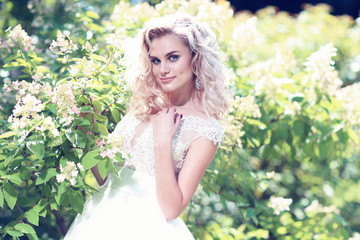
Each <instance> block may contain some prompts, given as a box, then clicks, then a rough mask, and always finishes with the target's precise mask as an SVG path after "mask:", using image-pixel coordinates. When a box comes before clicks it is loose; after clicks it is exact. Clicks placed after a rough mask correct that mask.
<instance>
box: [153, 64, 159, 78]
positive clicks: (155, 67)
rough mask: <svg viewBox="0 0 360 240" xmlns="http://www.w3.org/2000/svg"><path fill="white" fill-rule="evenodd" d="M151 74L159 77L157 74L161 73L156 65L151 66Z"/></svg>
mask: <svg viewBox="0 0 360 240" xmlns="http://www.w3.org/2000/svg"><path fill="white" fill-rule="evenodd" d="M151 72H152V74H154V75H155V76H156V75H157V73H158V72H159V71H158V68H157V66H156V65H152V66H151Z"/></svg>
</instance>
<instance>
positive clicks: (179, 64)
mask: <svg viewBox="0 0 360 240" xmlns="http://www.w3.org/2000/svg"><path fill="white" fill-rule="evenodd" d="M171 53H172V54H171ZM173 54H175V55H176V56H175V57H174V56H173ZM149 55H150V59H151V60H152V73H153V74H154V76H155V78H156V81H157V82H158V83H159V85H160V86H161V87H162V89H163V90H164V92H166V93H168V96H169V99H170V103H171V105H172V106H173V107H170V108H169V109H164V110H162V111H161V112H160V113H159V114H158V115H157V116H154V117H152V124H153V129H154V143H155V170H156V192H157V200H158V203H159V205H160V208H161V209H162V211H163V213H164V215H165V217H166V219H167V220H172V219H175V218H177V217H178V216H179V215H180V214H181V213H182V211H183V210H184V209H185V208H186V206H187V205H188V204H189V202H190V200H191V198H192V196H193V194H194V192H195V190H196V188H197V187H198V185H199V183H200V180H201V177H202V176H203V174H204V172H205V170H206V168H207V167H208V165H209V164H210V162H211V160H212V159H213V157H214V155H215V153H216V150H217V146H216V145H214V144H213V143H212V142H211V141H210V140H208V139H205V138H198V139H197V140H195V141H194V142H193V143H192V144H191V146H190V148H189V151H188V153H187V155H186V157H185V161H184V165H183V167H182V169H181V171H180V173H179V175H178V177H177V176H176V174H175V171H174V167H173V157H172V148H171V142H172V139H173V138H174V136H175V134H176V132H177V130H178V128H179V124H180V120H181V114H182V113H191V114H192V115H200V116H203V113H202V112H200V111H197V110H195V111H194V109H201V106H200V105H199V103H197V102H193V101H191V96H192V94H194V80H193V73H192V70H191V60H192V56H191V52H190V50H189V48H188V47H187V46H186V45H185V44H184V43H183V42H182V41H181V40H180V39H179V38H178V37H176V36H175V35H165V36H162V37H160V38H156V39H154V40H153V41H152V45H151V48H150V53H149ZM167 77H170V78H172V77H174V79H172V80H171V81H170V82H165V83H164V82H163V81H161V80H162V79H165V80H167ZM178 111H179V112H180V114H179V113H178Z"/></svg>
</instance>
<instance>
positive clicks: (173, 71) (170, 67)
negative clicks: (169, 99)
mask: <svg viewBox="0 0 360 240" xmlns="http://www.w3.org/2000/svg"><path fill="white" fill-rule="evenodd" d="M149 58H150V60H151V63H152V73H153V74H154V76H155V79H156V81H157V83H158V84H159V85H160V86H161V88H162V89H163V91H164V92H167V93H172V94H175V95H176V94H182V95H183V96H184V95H188V96H190V95H191V92H192V90H193V89H194V80H193V79H194V74H193V72H192V69H191V60H192V55H191V52H190V49H189V48H188V47H187V46H186V45H185V44H184V43H183V41H182V40H181V39H180V38H178V37H177V36H175V35H171V34H170V35H165V36H162V37H160V38H155V39H153V40H152V43H151V47H150V52H149Z"/></svg>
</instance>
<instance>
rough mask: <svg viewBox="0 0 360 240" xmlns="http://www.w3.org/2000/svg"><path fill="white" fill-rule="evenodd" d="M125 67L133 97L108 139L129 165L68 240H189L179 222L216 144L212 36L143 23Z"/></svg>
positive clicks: (218, 65) (218, 78)
mask: <svg viewBox="0 0 360 240" xmlns="http://www.w3.org/2000/svg"><path fill="white" fill-rule="evenodd" d="M138 39H139V46H138V47H139V50H140V51H139V54H137V55H136V56H135V57H136V59H137V62H136V65H134V66H133V67H129V68H128V69H127V71H130V73H131V74H132V76H134V79H132V91H133V96H132V99H131V102H130V106H129V109H130V110H129V111H128V113H127V114H126V115H125V117H124V118H123V119H122V120H121V121H120V122H119V124H118V125H117V127H116V129H115V131H114V133H113V136H116V137H119V138H122V139H123V140H124V142H125V143H124V151H125V150H126V151H127V152H128V153H129V154H128V156H129V157H128V158H127V159H126V160H125V164H124V167H123V168H122V169H121V170H120V171H119V173H118V175H115V174H110V175H109V176H108V177H107V179H106V181H104V180H103V179H102V178H101V177H100V175H99V173H98V171H97V169H96V167H95V169H93V172H94V174H95V177H96V179H97V180H98V182H99V184H100V185H102V186H101V187H100V189H99V192H98V193H95V194H94V195H93V196H92V197H91V198H90V199H89V200H88V201H87V202H86V204H85V207H84V211H83V213H82V214H79V215H78V216H77V217H76V218H75V220H74V222H73V223H72V225H71V227H70V229H69V231H68V233H67V234H66V236H65V238H64V239H66V240H70V239H125V240H126V239H129V240H131V239H134V240H135V239H136V240H137V239H156V240H165V239H166V240H172V239H179V240H180V239H181V240H187V239H194V238H193V236H192V234H191V233H190V231H189V230H188V228H187V227H186V225H185V224H184V223H183V221H182V220H181V219H180V218H179V215H180V214H181V213H182V211H183V210H184V209H185V208H186V206H187V205H188V204H189V202H190V200H191V198H192V196H193V194H194V192H195V190H196V188H197V187H198V185H199V183H200V180H201V177H202V175H203V174H204V172H205V170H206V168H207V167H208V165H209V164H210V162H211V160H212V159H213V157H214V155H215V153H216V151H217V148H218V146H219V144H220V141H221V135H222V128H221V126H220V125H219V123H218V120H219V119H221V117H222V116H223V114H224V113H225V111H226V109H227V107H228V100H227V99H228V98H227V88H226V86H225V84H224V79H225V67H224V65H223V64H222V62H221V59H220V50H219V48H218V46H217V43H216V38H215V35H214V33H213V31H212V30H211V29H209V28H208V27H207V26H206V25H205V24H203V23H200V22H198V21H197V20H195V19H194V18H193V17H191V16H188V15H179V14H176V15H169V16H165V17H161V18H155V19H153V20H151V21H149V22H148V23H147V24H146V25H145V27H144V28H143V29H142V31H141V32H140V33H139V35H138Z"/></svg>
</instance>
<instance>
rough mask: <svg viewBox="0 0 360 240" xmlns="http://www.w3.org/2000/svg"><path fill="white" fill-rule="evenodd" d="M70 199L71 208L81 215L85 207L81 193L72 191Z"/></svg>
mask: <svg viewBox="0 0 360 240" xmlns="http://www.w3.org/2000/svg"><path fill="white" fill-rule="evenodd" d="M68 197H69V202H70V205H71V207H72V208H73V209H74V210H75V211H76V212H78V213H80V214H81V213H82V210H83V207H84V199H83V196H82V195H81V194H80V192H78V191H75V190H74V189H71V190H70V193H69V196H68Z"/></svg>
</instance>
